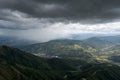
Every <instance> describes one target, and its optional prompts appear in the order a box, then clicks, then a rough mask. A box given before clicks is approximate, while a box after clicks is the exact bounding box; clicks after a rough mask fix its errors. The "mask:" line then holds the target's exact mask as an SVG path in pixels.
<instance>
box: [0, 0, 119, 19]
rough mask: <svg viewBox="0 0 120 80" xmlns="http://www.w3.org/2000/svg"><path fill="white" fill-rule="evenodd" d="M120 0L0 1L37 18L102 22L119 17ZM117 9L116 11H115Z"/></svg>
mask: <svg viewBox="0 0 120 80" xmlns="http://www.w3.org/2000/svg"><path fill="white" fill-rule="evenodd" d="M119 4H120V0H0V8H2V9H3V8H9V9H12V10H18V11H20V12H23V13H26V14H29V15H31V16H33V17H39V18H41V17H42V18H44V17H45V18H51V17H52V18H54V17H55V18H67V19H89V18H91V19H92V18H100V19H104V20H108V19H115V18H118V17H120V15H119V13H120V11H119V10H120V5H119ZM116 9H117V10H116Z"/></svg>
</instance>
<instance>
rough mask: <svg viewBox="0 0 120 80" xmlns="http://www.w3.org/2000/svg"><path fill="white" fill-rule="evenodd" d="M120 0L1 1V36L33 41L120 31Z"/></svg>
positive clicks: (118, 32)
mask: <svg viewBox="0 0 120 80" xmlns="http://www.w3.org/2000/svg"><path fill="white" fill-rule="evenodd" d="M119 21H120V0H0V35H7V36H13V37H17V38H20V39H21V38H22V39H28V40H34V41H42V42H44V41H49V40H53V39H58V38H70V37H71V35H74V34H76V35H77V34H84V33H85V34H89V33H90V34H91V33H95V34H96V33H97V34H106V33H107V34H113V33H114V34H120V27H119V25H120V22H119Z"/></svg>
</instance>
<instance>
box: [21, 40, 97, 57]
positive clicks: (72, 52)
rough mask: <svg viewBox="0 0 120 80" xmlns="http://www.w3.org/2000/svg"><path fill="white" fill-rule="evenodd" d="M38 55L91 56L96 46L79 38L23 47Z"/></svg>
mask: <svg viewBox="0 0 120 80" xmlns="http://www.w3.org/2000/svg"><path fill="white" fill-rule="evenodd" d="M22 49H23V50H25V51H27V52H30V53H32V54H37V55H40V56H41V55H47V56H59V57H81V58H90V57H91V55H92V54H91V53H94V52H95V51H96V49H95V48H93V47H91V46H89V45H88V44H86V43H84V42H82V41H79V40H53V41H49V42H45V43H38V44H33V45H29V46H24V47H22Z"/></svg>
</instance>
